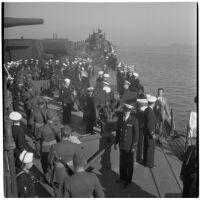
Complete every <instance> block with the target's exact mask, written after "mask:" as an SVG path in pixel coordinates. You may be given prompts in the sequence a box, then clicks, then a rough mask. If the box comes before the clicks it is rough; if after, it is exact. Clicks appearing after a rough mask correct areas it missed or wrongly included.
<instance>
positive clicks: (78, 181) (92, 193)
mask: <svg viewBox="0 0 200 200" xmlns="http://www.w3.org/2000/svg"><path fill="white" fill-rule="evenodd" d="M73 164H74V169H75V174H74V175H72V176H70V177H69V178H66V179H65V182H64V191H63V193H64V195H63V196H64V197H65V198H70V197H71V198H81V197H82V198H92V197H94V198H104V197H105V194H104V192H103V188H102V186H101V184H100V182H99V179H98V178H97V176H96V175H95V174H93V173H90V172H86V171H85V169H84V168H85V160H84V159H79V158H78V159H77V158H76V157H74V159H73Z"/></svg>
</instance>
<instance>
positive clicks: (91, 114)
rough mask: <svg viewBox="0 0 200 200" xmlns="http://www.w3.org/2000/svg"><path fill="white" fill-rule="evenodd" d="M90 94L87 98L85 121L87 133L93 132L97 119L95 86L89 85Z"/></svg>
mask: <svg viewBox="0 0 200 200" xmlns="http://www.w3.org/2000/svg"><path fill="white" fill-rule="evenodd" d="M87 90H88V94H87V96H86V98H85V121H86V133H87V134H93V127H94V123H95V120H96V109H95V101H94V94H93V91H94V88H93V87H89V88H88V89H87Z"/></svg>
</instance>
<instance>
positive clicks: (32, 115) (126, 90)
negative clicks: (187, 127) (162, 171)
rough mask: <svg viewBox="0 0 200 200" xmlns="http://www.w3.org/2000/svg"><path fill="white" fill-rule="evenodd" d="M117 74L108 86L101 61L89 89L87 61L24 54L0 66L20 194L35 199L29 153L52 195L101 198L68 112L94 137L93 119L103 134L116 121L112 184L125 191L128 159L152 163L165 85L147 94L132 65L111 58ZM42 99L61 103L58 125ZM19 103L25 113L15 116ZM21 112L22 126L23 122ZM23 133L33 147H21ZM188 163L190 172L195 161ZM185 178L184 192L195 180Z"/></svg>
mask: <svg viewBox="0 0 200 200" xmlns="http://www.w3.org/2000/svg"><path fill="white" fill-rule="evenodd" d="M116 71H117V72H116V81H117V83H116V85H117V88H116V91H114V89H113V87H112V86H111V85H110V83H109V76H110V75H109V69H108V66H107V65H103V67H102V68H101V69H99V71H98V77H97V78H96V84H95V86H94V85H93V86H91V83H90V79H91V78H92V77H94V76H95V67H94V64H93V61H92V59H90V58H81V57H73V58H63V59H62V60H52V59H50V60H48V61H43V62H42V61H40V60H37V59H30V60H19V61H16V62H9V63H6V64H5V65H4V86H5V87H4V98H5V102H4V111H5V112H4V113H5V115H7V116H9V119H10V120H11V121H12V122H13V125H12V133H13V138H14V141H15V143H16V149H15V151H14V154H15V159H16V162H15V165H16V169H17V181H18V195H19V197H35V196H36V193H35V187H34V180H35V179H33V177H32V176H31V168H32V165H33V157H35V159H38V160H39V161H40V162H41V165H42V170H43V173H44V177H43V179H42V180H43V181H45V182H46V183H48V184H50V185H51V186H52V187H53V189H54V195H55V197H105V194H104V191H103V188H102V186H101V183H100V181H99V179H98V177H97V176H96V175H95V174H93V173H90V172H86V171H85V166H86V159H85V157H84V154H83V151H82V149H81V145H80V144H81V141H80V138H79V134H77V133H76V132H75V131H74V130H73V129H71V128H70V124H71V123H72V121H71V113H72V110H73V109H75V110H79V111H82V112H83V122H84V124H85V133H86V134H87V135H89V134H96V132H95V131H94V127H95V126H96V125H97V124H98V123H99V124H100V128H101V133H102V134H103V133H104V131H105V129H104V128H105V127H104V126H105V124H106V123H107V122H110V121H114V120H116V135H115V144H114V148H115V149H118V148H119V151H120V167H119V168H120V178H119V179H118V180H116V182H118V183H123V185H124V187H125V188H127V187H128V185H129V184H131V182H132V175H133V170H134V162H135V159H134V157H135V156H136V160H137V162H138V163H140V164H142V165H144V166H146V167H149V168H154V167H156V166H155V164H154V151H155V145H156V142H157V143H158V144H159V145H162V143H163V134H164V129H163V127H164V121H165V120H168V121H170V120H171V114H170V110H169V107H168V103H167V98H166V96H165V95H164V89H163V88H158V90H157V96H153V95H151V94H146V93H145V89H144V87H143V85H142V84H141V82H140V79H139V74H138V73H136V71H135V66H134V65H133V66H125V65H124V64H123V63H118V65H117V66H116ZM41 80H43V81H46V80H48V84H49V85H48V86H47V87H46V88H45V87H44V86H42V87H40V88H36V87H35V84H34V82H35V81H36V82H37V81H41ZM55 91H57V93H58V94H57V96H56V95H55V93H54V92H55ZM44 94H45V96H44ZM116 94H117V97H116ZM46 96H49V97H52V98H54V99H55V101H60V102H61V103H62V115H63V118H62V122H61V121H60V119H59V117H58V115H57V114H56V112H54V111H53V110H52V109H49V107H48V101H47V99H48V98H46ZM20 102H22V103H23V106H24V111H25V116H22V114H21V113H20V112H21V111H20V109H19V105H20ZM23 117H24V118H25V119H26V121H27V124H26V125H27V129H25V128H24V126H22V123H23V120H22V118H23ZM73 123H74V122H73ZM61 124H63V126H62V125H61ZM26 134H28V135H29V136H30V137H32V139H33V141H34V144H35V149H36V151H35V152H29V150H28V149H27V148H26V143H27V142H26V139H25V135H26ZM33 153H34V154H33ZM190 157H191V156H190ZM193 160H194V159H193ZM193 165H194V166H193V169H194V168H195V166H196V165H195V162H194V164H193ZM196 167H197V166H196ZM195 170H196V168H195V169H194V170H193V172H194V171H195ZM195 172H196V171H195ZM193 174H194V173H193ZM192 176H193V177H192V178H191V177H190V180H189V178H188V174H187V179H184V180H185V182H187V192H188V194H187V195H189V196H191V195H193V193H194V187H195V184H196V182H195V181H194V175H192ZM188 181H190V183H191V185H190V184H189V183H188ZM183 182H184V181H183ZM188 184H189V185H190V187H189V186H188ZM188 188H189V189H188ZM191 188H192V189H191ZM190 189H191V190H192V191H191V190H190Z"/></svg>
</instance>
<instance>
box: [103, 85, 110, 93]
mask: <svg viewBox="0 0 200 200" xmlns="http://www.w3.org/2000/svg"><path fill="white" fill-rule="evenodd" d="M103 90H104V91H106V93H109V92H110V91H111V88H110V87H108V86H104V87H103Z"/></svg>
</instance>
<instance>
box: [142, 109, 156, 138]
mask: <svg viewBox="0 0 200 200" xmlns="http://www.w3.org/2000/svg"><path fill="white" fill-rule="evenodd" d="M155 127H156V116H155V113H154V111H153V109H152V108H150V107H147V108H146V109H145V111H144V134H147V135H148V136H150V137H152V135H153V134H155Z"/></svg>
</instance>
